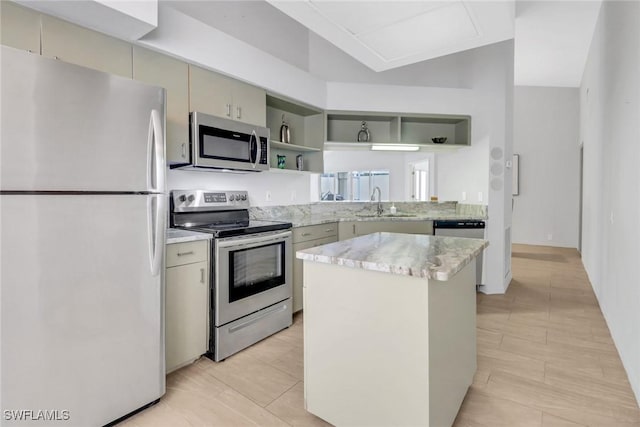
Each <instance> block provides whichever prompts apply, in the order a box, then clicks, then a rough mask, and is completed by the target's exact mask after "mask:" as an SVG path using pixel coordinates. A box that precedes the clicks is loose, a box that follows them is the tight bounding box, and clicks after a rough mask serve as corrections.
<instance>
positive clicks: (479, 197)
mask: <svg viewBox="0 0 640 427" xmlns="http://www.w3.org/2000/svg"><path fill="white" fill-rule="evenodd" d="M478 201H479V202H481V201H482V191H478Z"/></svg>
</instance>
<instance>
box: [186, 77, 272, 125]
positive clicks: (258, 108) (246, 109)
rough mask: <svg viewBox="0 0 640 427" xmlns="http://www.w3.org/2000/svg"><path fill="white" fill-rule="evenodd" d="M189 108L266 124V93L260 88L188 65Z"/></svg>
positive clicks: (253, 123) (247, 121) (233, 118)
mask: <svg viewBox="0 0 640 427" xmlns="http://www.w3.org/2000/svg"><path fill="white" fill-rule="evenodd" d="M189 82H190V85H189V99H190V111H199V112H202V113H207V114H211V115H212V116H218V117H224V118H227V119H232V120H238V121H241V122H245V123H249V124H252V125H258V126H266V123H267V94H266V92H265V91H264V90H263V89H260V88H258V87H255V86H251V85H249V84H246V83H242V82H240V81H238V80H235V79H232V78H229V77H225V76H223V75H222V74H218V73H214V72H213V71H209V70H205V69H203V68H200V67H196V66H195V65H190V66H189Z"/></svg>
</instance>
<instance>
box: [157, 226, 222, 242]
mask: <svg viewBox="0 0 640 427" xmlns="http://www.w3.org/2000/svg"><path fill="white" fill-rule="evenodd" d="M166 237H167V240H166V244H167V245H171V244H174V243H186V242H196V241H199V240H211V239H212V237H213V235H211V234H208V233H199V232H197V231H189V230H180V229H177V228H168V229H167V234H166Z"/></svg>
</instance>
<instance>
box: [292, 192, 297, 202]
mask: <svg viewBox="0 0 640 427" xmlns="http://www.w3.org/2000/svg"><path fill="white" fill-rule="evenodd" d="M297 198H298V196H297V194H296V190H291V201H292V202H295V201H296V199H297Z"/></svg>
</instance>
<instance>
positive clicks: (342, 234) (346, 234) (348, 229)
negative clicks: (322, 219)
mask: <svg viewBox="0 0 640 427" xmlns="http://www.w3.org/2000/svg"><path fill="white" fill-rule="evenodd" d="M356 224H357V223H356V222H355V221H340V222H339V223H338V238H339V239H340V240H347V239H351V238H354V237H356V236H357V234H356Z"/></svg>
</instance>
